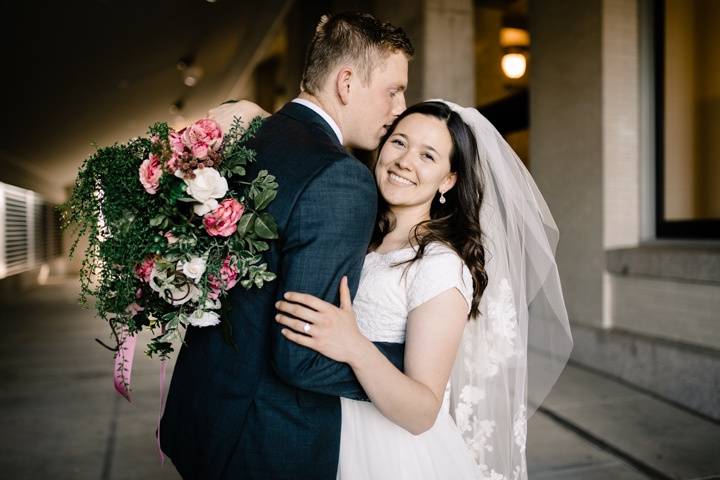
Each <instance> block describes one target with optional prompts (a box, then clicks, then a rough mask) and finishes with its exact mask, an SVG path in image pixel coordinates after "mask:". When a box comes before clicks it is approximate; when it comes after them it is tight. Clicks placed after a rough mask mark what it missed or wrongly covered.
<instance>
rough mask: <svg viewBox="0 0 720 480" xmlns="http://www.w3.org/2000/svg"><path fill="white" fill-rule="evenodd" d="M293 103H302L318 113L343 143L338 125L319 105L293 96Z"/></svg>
mask: <svg viewBox="0 0 720 480" xmlns="http://www.w3.org/2000/svg"><path fill="white" fill-rule="evenodd" d="M293 103H299V104H300V105H304V106H306V107H307V108H309V109H310V110H312V111H313V112H315V113H317V114H318V115H320V116H321V117H322V119H323V120H325V121H326V122H327V123H328V125H330V128H332V129H333V132H335V135H336V136H337V139H338V141H339V142H340V145H342V144H343V136H342V132H340V127H338V124H337V123H335V120H333V118H332V117H331V116H330V115H328V114H327V112H326V111H325V110H323V109H322V108H320V106H319V105H317V104H315V103H313V102H311V101H309V100H305V99H304V98H295V99H293Z"/></svg>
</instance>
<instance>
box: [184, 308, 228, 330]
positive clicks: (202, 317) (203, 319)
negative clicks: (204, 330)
mask: <svg viewBox="0 0 720 480" xmlns="http://www.w3.org/2000/svg"><path fill="white" fill-rule="evenodd" d="M180 321H181V322H183V323H186V322H187V323H189V324H190V325H194V326H196V327H212V326H214V325H217V324H218V323H220V315H218V314H217V313H215V312H207V311H205V310H201V309H199V308H198V309H197V310H195V311H194V312H193V313H191V314H190V315H185V314H181V315H180Z"/></svg>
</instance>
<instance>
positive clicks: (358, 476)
mask: <svg viewBox="0 0 720 480" xmlns="http://www.w3.org/2000/svg"><path fill="white" fill-rule="evenodd" d="M341 404H342V432H341V434H340V460H339V464H338V475H337V478H338V480H385V479H387V480H405V479H407V480H449V479H452V480H464V479H477V478H480V477H481V474H480V470H479V469H478V467H477V466H476V465H475V462H474V461H473V459H472V457H471V455H470V452H469V451H468V447H467V446H466V444H465V442H464V440H463V439H462V437H461V436H460V431H459V430H458V428H457V426H456V425H455V422H454V420H453V419H452V417H451V416H450V414H449V413H448V412H447V410H446V409H445V408H443V409H441V411H440V413H439V414H438V418H437V420H436V421H435V425H433V427H432V428H431V429H430V430H428V431H427V432H425V433H423V434H421V435H417V436H416V435H413V434H411V433H409V432H408V431H407V430H405V429H403V428H401V427H399V426H397V425H395V424H394V423H392V422H391V421H390V420H388V419H387V418H385V417H384V416H383V415H382V414H381V413H380V412H379V411H378V409H377V408H375V407H374V406H373V404H372V403H369V402H359V401H355V400H348V399H346V398H342V399H341Z"/></svg>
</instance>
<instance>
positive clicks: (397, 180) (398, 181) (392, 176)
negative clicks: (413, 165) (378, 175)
mask: <svg viewBox="0 0 720 480" xmlns="http://www.w3.org/2000/svg"><path fill="white" fill-rule="evenodd" d="M388 179H389V180H390V183H393V184H395V185H403V186H415V185H417V183H415V182H413V181H412V180H409V179H407V178H405V177H401V176H400V175H398V174H397V173H395V172H390V171H389V172H388Z"/></svg>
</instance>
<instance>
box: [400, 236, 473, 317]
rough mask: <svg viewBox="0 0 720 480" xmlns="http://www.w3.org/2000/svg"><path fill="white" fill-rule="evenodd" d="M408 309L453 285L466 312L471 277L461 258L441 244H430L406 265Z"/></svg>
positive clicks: (471, 287)
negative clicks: (463, 303) (465, 304)
mask: <svg viewBox="0 0 720 480" xmlns="http://www.w3.org/2000/svg"><path fill="white" fill-rule="evenodd" d="M407 273H408V276H407V281H408V283H407V288H408V294H407V298H408V312H409V311H412V310H414V309H415V308H417V307H419V306H420V305H422V304H423V303H426V302H428V301H430V300H432V299H433V298H435V297H437V296H438V295H440V294H441V293H444V292H446V291H448V290H450V289H451V288H457V289H458V291H460V293H461V294H462V296H463V298H464V299H465V302H466V303H467V312H468V313H470V306H471V305H472V299H473V281H472V275H471V274H470V270H469V269H468V268H467V266H466V265H465V263H464V262H463V261H462V259H461V258H460V257H459V256H458V254H457V253H455V252H454V251H453V250H451V249H450V248H449V247H446V246H444V245H437V244H431V245H428V246H427V247H426V249H425V255H424V256H423V258H421V259H419V260H417V261H416V262H415V263H413V264H412V265H411V266H410V268H409V269H408V272H407Z"/></svg>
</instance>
